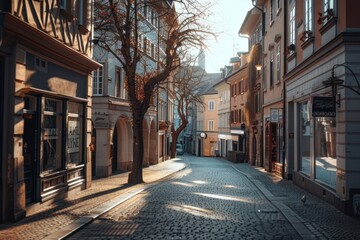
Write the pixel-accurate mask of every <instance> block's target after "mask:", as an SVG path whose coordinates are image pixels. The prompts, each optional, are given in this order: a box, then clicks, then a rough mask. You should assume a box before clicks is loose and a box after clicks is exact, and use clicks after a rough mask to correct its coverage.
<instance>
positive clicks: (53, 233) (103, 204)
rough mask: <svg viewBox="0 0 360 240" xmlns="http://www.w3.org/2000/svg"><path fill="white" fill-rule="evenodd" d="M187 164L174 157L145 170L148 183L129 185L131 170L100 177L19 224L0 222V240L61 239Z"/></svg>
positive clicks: (144, 175) (145, 179)
mask: <svg viewBox="0 0 360 240" xmlns="http://www.w3.org/2000/svg"><path fill="white" fill-rule="evenodd" d="M185 167H186V164H185V163H184V161H182V160H180V159H171V160H167V161H165V162H162V163H159V164H157V165H153V166H150V167H148V168H144V169H143V177H144V182H145V183H144V184H138V185H129V184H127V180H128V174H129V172H125V173H119V174H115V175H112V176H111V177H108V178H99V179H95V180H93V181H92V186H91V188H89V189H86V190H84V191H81V192H79V193H77V194H74V195H72V196H70V197H68V198H67V199H66V200H64V201H59V202H56V203H54V204H52V205H51V206H49V207H47V208H46V209H44V210H43V211H42V212H40V213H35V214H33V215H31V216H28V217H26V218H25V219H22V220H20V221H19V222H16V223H7V224H1V225H0V240H5V239H6V240H10V239H61V238H63V237H64V236H66V235H67V234H69V233H71V232H73V231H75V230H76V229H77V228H79V227H81V226H82V225H83V224H87V223H88V222H90V221H92V220H93V219H95V218H96V217H98V216H100V215H101V214H102V213H103V212H106V211H108V210H109V209H111V208H112V207H115V206H116V205H118V204H120V203H121V202H123V201H125V200H127V199H128V198H130V197H132V196H133V195H136V194H137V193H139V192H141V191H143V190H144V189H145V188H146V187H147V186H149V184H150V183H153V182H156V181H158V180H160V179H162V178H164V177H167V176H169V175H171V174H173V173H175V172H177V171H180V170H182V169H184V168H185Z"/></svg>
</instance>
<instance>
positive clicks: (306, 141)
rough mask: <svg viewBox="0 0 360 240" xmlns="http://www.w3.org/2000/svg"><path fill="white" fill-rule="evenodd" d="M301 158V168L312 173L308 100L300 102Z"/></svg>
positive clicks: (304, 171) (308, 173) (306, 172)
mask: <svg viewBox="0 0 360 240" xmlns="http://www.w3.org/2000/svg"><path fill="white" fill-rule="evenodd" d="M298 116H299V134H298V136H299V145H298V146H299V160H300V170H301V171H302V172H303V173H305V174H306V175H310V110H309V104H308V102H303V103H299V105H298Z"/></svg>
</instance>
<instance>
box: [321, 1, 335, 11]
mask: <svg viewBox="0 0 360 240" xmlns="http://www.w3.org/2000/svg"><path fill="white" fill-rule="evenodd" d="M329 9H334V0H324V1H323V11H324V12H326V11H327V10H329Z"/></svg>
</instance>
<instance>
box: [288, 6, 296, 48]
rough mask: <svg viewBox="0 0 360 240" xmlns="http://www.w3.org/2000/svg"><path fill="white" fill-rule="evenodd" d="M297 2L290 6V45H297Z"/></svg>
mask: <svg viewBox="0 0 360 240" xmlns="http://www.w3.org/2000/svg"><path fill="white" fill-rule="evenodd" d="M295 10H296V9H295V0H292V1H290V5H289V44H295V34H296V32H295V30H296V29H295Z"/></svg>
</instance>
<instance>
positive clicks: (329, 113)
mask: <svg viewBox="0 0 360 240" xmlns="http://www.w3.org/2000/svg"><path fill="white" fill-rule="evenodd" d="M312 116H313V117H335V116H336V107H335V101H334V98H333V97H327V96H316V97H313V98H312Z"/></svg>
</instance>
